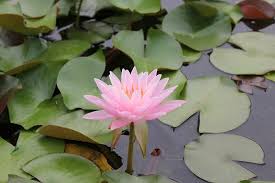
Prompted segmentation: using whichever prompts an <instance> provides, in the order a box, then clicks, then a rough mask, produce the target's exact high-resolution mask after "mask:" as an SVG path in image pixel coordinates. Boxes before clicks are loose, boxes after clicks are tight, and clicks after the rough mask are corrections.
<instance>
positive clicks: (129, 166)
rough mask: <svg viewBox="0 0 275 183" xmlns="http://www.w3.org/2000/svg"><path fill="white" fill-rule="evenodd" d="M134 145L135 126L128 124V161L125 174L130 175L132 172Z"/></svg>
mask: <svg viewBox="0 0 275 183" xmlns="http://www.w3.org/2000/svg"><path fill="white" fill-rule="evenodd" d="M134 143H135V126H134V123H131V124H130V134H129V145H128V160H127V169H126V171H125V172H126V173H128V174H130V175H132V174H133V172H134V170H133V156H134Z"/></svg>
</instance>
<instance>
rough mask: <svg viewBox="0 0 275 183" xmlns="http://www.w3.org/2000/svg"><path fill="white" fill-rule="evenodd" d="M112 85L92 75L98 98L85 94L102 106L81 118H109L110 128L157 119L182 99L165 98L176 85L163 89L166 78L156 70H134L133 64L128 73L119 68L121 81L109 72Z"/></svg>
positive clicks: (90, 100)
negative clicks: (97, 90) (99, 95)
mask: <svg viewBox="0 0 275 183" xmlns="http://www.w3.org/2000/svg"><path fill="white" fill-rule="evenodd" d="M109 77H110V81H111V85H108V84H106V83H104V82H103V81H101V80H99V79H95V82H96V84H97V87H98V88H99V90H100V92H101V98H98V97H96V96H92V95H85V96H84V97H85V98H86V99H87V100H88V101H89V102H91V103H93V104H95V105H96V106H98V107H99V108H101V109H102V110H99V111H95V112H91V113H88V114H86V115H85V116H84V117H83V118H85V119H91V120H104V119H112V123H111V125H110V128H111V129H112V130H114V129H117V128H121V127H124V126H127V125H129V124H130V123H131V122H133V123H135V124H137V123H142V122H145V121H147V120H153V119H157V118H159V117H161V116H163V115H165V114H167V113H168V112H170V111H172V110H174V109H176V108H178V107H180V106H181V105H182V104H184V103H185V101H184V100H171V101H165V99H166V98H167V97H168V96H169V95H170V94H171V93H172V92H173V91H174V90H175V89H176V87H177V86H174V87H171V88H168V89H165V87H166V85H167V83H168V78H165V79H161V75H160V74H157V70H154V71H152V72H151V73H150V74H148V72H142V73H140V74H138V73H137V70H136V68H134V69H133V70H132V72H131V73H130V72H129V71H128V70H124V69H123V70H122V75H121V81H120V80H119V79H118V78H117V77H116V76H115V74H114V73H113V72H110V75H109Z"/></svg>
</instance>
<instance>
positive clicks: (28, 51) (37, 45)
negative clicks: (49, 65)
mask: <svg viewBox="0 0 275 183" xmlns="http://www.w3.org/2000/svg"><path fill="white" fill-rule="evenodd" d="M46 48H47V44H46V42H45V41H42V40H40V39H36V38H31V39H27V40H26V41H25V42H24V43H23V44H21V45H18V46H11V47H1V48H0V55H1V56H0V70H1V71H4V72H7V71H9V70H12V69H14V68H16V67H19V66H21V65H23V64H25V63H26V62H27V61H30V60H31V59H33V58H35V57H38V56H39V55H40V54H41V53H42V52H43V51H45V50H46Z"/></svg>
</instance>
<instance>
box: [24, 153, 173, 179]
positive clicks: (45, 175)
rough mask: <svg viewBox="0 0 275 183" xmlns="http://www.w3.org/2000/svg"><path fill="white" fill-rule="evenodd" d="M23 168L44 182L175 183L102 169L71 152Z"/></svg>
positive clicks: (49, 157) (34, 161)
mask: <svg viewBox="0 0 275 183" xmlns="http://www.w3.org/2000/svg"><path fill="white" fill-rule="evenodd" d="M23 170H24V171H25V172H27V173H29V174H31V175H32V176H34V177H35V178H37V179H38V180H40V181H41V182H43V183H60V182H66V183H75V182H81V183H104V182H108V183H128V182H131V183H175V182H174V181H172V180H169V179H167V178H165V177H162V176H141V177H136V176H131V175H128V174H126V173H119V172H107V173H103V174H101V173H100V170H99V169H98V168H97V167H96V166H95V165H94V164H93V163H91V162H90V161H89V160H87V159H84V158H82V157H80V156H76V155H69V154H65V153H63V154H50V155H46V156H43V157H40V158H37V159H35V160H33V161H31V162H29V163H28V164H27V165H25V166H24V167H23Z"/></svg>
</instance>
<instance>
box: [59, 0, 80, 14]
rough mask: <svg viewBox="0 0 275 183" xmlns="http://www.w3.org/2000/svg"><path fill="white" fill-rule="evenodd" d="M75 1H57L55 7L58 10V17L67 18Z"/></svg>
mask: <svg viewBox="0 0 275 183" xmlns="http://www.w3.org/2000/svg"><path fill="white" fill-rule="evenodd" d="M75 2H76V1H75V0H59V1H58V2H57V7H58V9H59V12H58V15H59V16H68V15H69V13H70V10H71V8H72V7H74V6H75Z"/></svg>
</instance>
